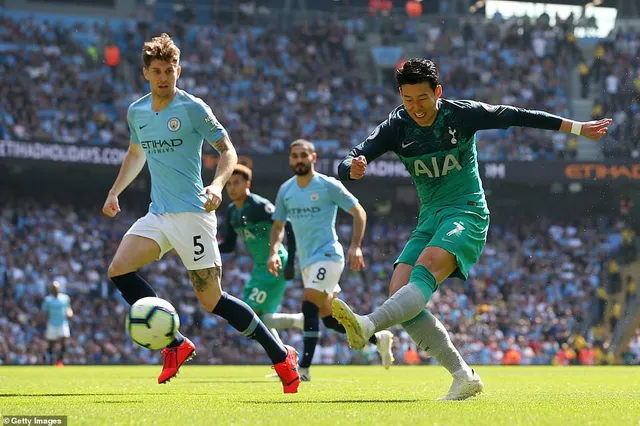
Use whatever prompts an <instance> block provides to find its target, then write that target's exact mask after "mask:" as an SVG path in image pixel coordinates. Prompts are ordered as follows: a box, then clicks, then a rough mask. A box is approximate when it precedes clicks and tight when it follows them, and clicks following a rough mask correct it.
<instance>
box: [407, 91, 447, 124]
mask: <svg viewBox="0 0 640 426" xmlns="http://www.w3.org/2000/svg"><path fill="white" fill-rule="evenodd" d="M400 96H402V103H403V104H404V107H405V109H406V110H407V112H408V113H409V115H411V118H413V119H414V120H415V122H416V123H418V124H419V125H421V126H430V125H431V124H433V121H434V120H435V118H436V114H437V113H438V108H437V106H436V102H437V100H438V98H440V97H441V96H442V86H440V85H438V86H436V90H433V89H432V88H431V86H429V83H419V84H403V85H402V87H401V88H400Z"/></svg>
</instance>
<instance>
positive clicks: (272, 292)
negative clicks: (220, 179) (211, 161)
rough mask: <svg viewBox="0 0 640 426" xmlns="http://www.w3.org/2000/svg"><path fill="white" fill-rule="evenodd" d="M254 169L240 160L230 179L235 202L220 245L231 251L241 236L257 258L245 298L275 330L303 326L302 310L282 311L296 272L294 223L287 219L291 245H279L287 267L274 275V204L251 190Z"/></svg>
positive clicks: (229, 187)
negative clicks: (270, 268) (271, 253)
mask: <svg viewBox="0 0 640 426" xmlns="http://www.w3.org/2000/svg"><path fill="white" fill-rule="evenodd" d="M252 176H253V173H252V171H251V169H249V168H248V167H246V166H243V165H241V164H238V165H237V166H236V167H235V168H234V169H233V174H232V175H231V178H230V179H229V182H227V186H226V189H227V194H228V195H229V198H230V199H231V201H232V203H231V204H229V208H228V209H227V213H226V215H225V227H224V234H223V235H224V239H223V240H222V241H221V242H220V244H219V245H218V247H219V248H220V252H221V253H231V252H232V251H234V250H235V248H236V241H237V239H238V236H240V239H241V240H242V241H243V242H244V245H245V247H246V249H247V250H248V251H249V253H250V254H251V257H252V258H253V269H252V270H251V277H250V278H249V281H248V282H247V283H246V285H245V287H244V294H243V298H242V299H243V300H244V301H245V302H246V303H247V305H249V306H251V308H252V309H253V310H254V311H255V313H256V314H257V315H258V316H259V317H260V318H261V319H262V321H264V324H265V325H266V326H267V327H268V328H269V329H270V330H271V332H272V333H273V334H277V332H276V331H275V330H276V329H281V328H289V327H296V328H299V329H302V326H303V316H302V313H297V314H285V313H278V309H279V308H280V304H281V303H282V298H283V297H284V292H285V290H286V288H287V281H286V280H290V279H293V275H294V253H295V241H294V238H293V233H292V231H291V226H290V224H288V223H287V226H286V227H285V229H286V230H287V231H288V232H287V246H288V248H289V252H287V249H285V248H284V245H283V244H280V247H278V255H279V256H280V260H281V262H282V264H283V265H286V266H285V268H284V271H281V272H280V273H279V274H278V276H276V277H274V276H273V275H271V274H270V273H269V271H267V260H268V259H269V235H270V233H271V224H272V223H273V219H272V218H271V215H272V214H273V211H274V210H275V207H274V205H273V204H272V203H271V202H270V201H269V200H267V199H266V198H262V197H261V196H259V195H257V194H254V193H252V192H251V191H250V188H251V180H252Z"/></svg>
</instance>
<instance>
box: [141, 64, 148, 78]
mask: <svg viewBox="0 0 640 426" xmlns="http://www.w3.org/2000/svg"><path fill="white" fill-rule="evenodd" d="M142 75H144V78H145V80H147V81H149V70H148V69H147V67H142Z"/></svg>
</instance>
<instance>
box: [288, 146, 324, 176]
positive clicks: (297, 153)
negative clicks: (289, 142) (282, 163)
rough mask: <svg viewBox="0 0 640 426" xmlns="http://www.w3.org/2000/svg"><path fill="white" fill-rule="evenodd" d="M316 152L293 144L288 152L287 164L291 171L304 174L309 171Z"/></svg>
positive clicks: (299, 174)
mask: <svg viewBox="0 0 640 426" xmlns="http://www.w3.org/2000/svg"><path fill="white" fill-rule="evenodd" d="M316 157H317V156H316V153H315V152H309V151H307V150H306V149H305V148H304V147H302V146H294V147H293V148H291V152H289V165H290V166H291V169H292V170H293V173H295V174H297V175H298V176H304V175H307V174H309V172H311V168H312V167H313V163H315V162H316Z"/></svg>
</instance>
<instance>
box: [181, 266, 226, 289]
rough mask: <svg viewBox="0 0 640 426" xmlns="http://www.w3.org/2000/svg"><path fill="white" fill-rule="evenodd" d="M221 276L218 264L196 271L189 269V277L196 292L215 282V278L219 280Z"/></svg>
mask: <svg viewBox="0 0 640 426" xmlns="http://www.w3.org/2000/svg"><path fill="white" fill-rule="evenodd" d="M221 277H222V271H221V268H220V267H219V266H214V267H211V268H206V269H198V270H197V271H189V278H191V283H192V284H193V288H194V289H195V290H196V291H197V292H198V293H202V292H204V291H206V290H207V289H208V288H209V287H210V286H211V285H212V284H213V283H214V282H215V280H217V281H218V282H220V278H221Z"/></svg>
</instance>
